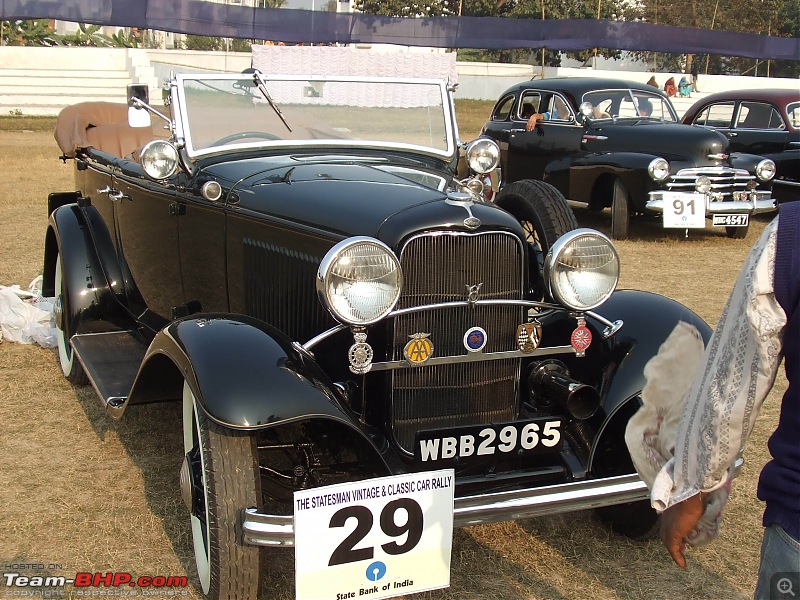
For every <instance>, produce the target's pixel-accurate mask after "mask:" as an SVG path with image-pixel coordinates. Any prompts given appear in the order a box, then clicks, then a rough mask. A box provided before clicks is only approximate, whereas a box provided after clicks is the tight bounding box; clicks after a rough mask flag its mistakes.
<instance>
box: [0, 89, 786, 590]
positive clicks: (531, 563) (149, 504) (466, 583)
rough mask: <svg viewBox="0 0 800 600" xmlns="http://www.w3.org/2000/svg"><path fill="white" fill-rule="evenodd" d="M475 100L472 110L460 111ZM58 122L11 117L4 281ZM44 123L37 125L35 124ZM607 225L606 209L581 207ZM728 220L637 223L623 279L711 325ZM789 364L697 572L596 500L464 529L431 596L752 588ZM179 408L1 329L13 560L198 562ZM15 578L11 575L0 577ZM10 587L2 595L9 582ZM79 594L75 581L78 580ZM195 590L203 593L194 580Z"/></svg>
mask: <svg viewBox="0 0 800 600" xmlns="http://www.w3.org/2000/svg"><path fill="white" fill-rule="evenodd" d="M488 109H489V106H488V105H487V104H486V103H467V104H460V105H459V111H460V119H461V127H462V137H463V138H464V139H469V138H470V137H472V136H473V135H474V134H476V133H477V131H478V129H479V127H480V124H481V123H482V121H483V119H485V117H486V115H487V114H488ZM462 113H463V114H462ZM50 127H51V123H50V122H48V121H44V122H41V121H35V120H34V121H31V120H15V119H8V118H5V119H2V118H0V173H1V174H2V179H0V284H4V285H9V284H14V283H17V284H20V285H22V286H26V285H27V284H28V282H30V281H31V280H32V279H33V278H34V277H36V276H37V275H38V274H39V272H40V270H41V264H42V245H43V234H44V230H45V226H46V221H47V215H46V199H47V194H48V193H49V192H50V191H54V190H69V189H72V187H73V186H72V168H73V166H72V164H66V165H65V164H62V163H61V162H60V161H59V160H58V159H57V156H58V154H59V152H58V149H57V147H56V145H55V142H54V140H53V137H52V135H51V133H50V131H51V130H50ZM35 130H38V131H35ZM578 220H579V222H581V223H582V224H586V225H591V226H595V227H597V228H599V229H601V230H604V231H606V232H608V228H609V218H608V215H607V214H606V215H599V216H594V217H592V219H590V218H589V216H588V215H586V214H581V213H579V214H578ZM767 221H768V219H766V218H765V219H757V220H756V222H755V223H754V225H753V227H751V231H750V234H749V235H748V237H747V239H746V240H743V241H742V240H729V239H727V238H726V237H725V236H724V234H720V233H718V232H711V231H708V232H705V231H701V232H695V233H693V234H692V235H691V237H690V239H688V240H685V239H682V236H681V235H680V234H678V233H666V234H665V233H664V232H662V231H661V229H660V227H659V224H658V223H657V222H642V223H639V222H636V223H634V225H633V228H632V233H633V235H632V238H631V239H630V240H628V241H625V242H622V243H619V244H618V247H619V251H620V254H621V257H622V265H623V270H622V280H621V287H628V288H641V289H645V290H650V291H654V292H659V293H662V294H665V295H667V296H670V297H673V298H675V299H677V300H679V301H681V302H684V303H685V304H687V305H688V306H689V307H691V308H692V309H694V310H695V311H696V312H698V313H699V314H700V315H701V316H702V317H704V318H705V319H706V320H708V321H709V322H710V323H711V324H712V325H713V324H714V323H715V322H716V319H717V317H718V315H719V314H720V312H721V310H722V306H723V303H724V302H725V299H726V297H727V294H728V292H729V290H730V288H731V286H732V284H733V281H734V279H735V277H736V274H737V272H738V269H739V267H740V265H741V263H742V261H743V259H744V257H745V255H746V253H747V251H748V250H749V247H750V245H751V243H752V242H753V241H754V240H755V238H756V236H757V235H758V234H759V233H760V231H761V230H762V229H763V227H764V224H765V223H766V222H767ZM785 385H786V384H785V380H784V379H783V377H782V376H781V378H780V379H779V383H778V388H777V390H774V391H773V393H772V395H771V396H770V398H769V399H768V400H767V402H766V404H765V407H764V409H763V410H762V413H761V415H760V417H759V421H758V424H757V426H756V430H755V433H754V435H753V437H752V438H751V441H750V444H749V446H748V450H747V453H746V461H747V462H746V466H745V469H744V473H743V475H742V477H740V478H739V479H738V480H737V481H736V482H735V484H734V487H733V494H732V498H731V501H730V504H729V507H728V510H727V513H726V516H725V519H724V523H723V529H722V534H721V537H720V539H719V540H717V541H716V542H715V543H714V544H712V545H710V546H706V547H704V548H701V549H695V550H692V551H691V552H690V555H689V566H688V568H687V569H686V570H685V571H681V570H680V569H678V568H677V567H675V566H674V565H673V563H672V561H671V560H670V559H669V557H668V556H667V554H666V552H665V551H664V549H663V548H662V546H661V544H660V542H658V541H651V542H648V543H635V542H630V541H628V540H626V539H623V538H620V537H618V536H616V535H614V534H612V533H609V532H608V531H607V530H606V529H605V528H604V527H602V526H601V525H600V524H599V522H598V521H597V519H596V518H595V517H594V515H593V514H592V513H591V512H582V513H574V514H567V515H562V516H554V517H547V518H539V519H529V520H523V521H519V522H509V523H502V524H497V525H487V526H478V527H470V528H466V529H463V530H458V531H456V533H455V537H454V542H453V562H452V573H451V586H450V588H449V589H447V590H442V591H437V592H430V593H426V594H421V595H419V596H415V597H417V598H425V599H428V600H486V599H492V600H494V599H498V600H519V599H547V600H567V599H575V600H579V599H580V600H584V599H639V598H653V599H665V600H667V599H670V600H671V599H674V598H691V599H705V598H708V599H711V598H745V597H748V596H751V595H752V589H753V587H754V584H755V578H756V577H755V575H756V570H757V564H758V555H759V545H760V538H761V533H762V529H761V512H762V506H761V504H760V503H759V502H758V501H757V500H756V498H755V487H756V481H757V476H758V472H759V470H760V468H761V466H762V465H763V464H764V462H765V461H766V460H767V458H768V454H767V451H766V440H767V437H768V436H769V434H770V432H771V431H772V428H773V426H774V424H775V422H776V420H777V407H778V400H779V397H780V396H779V394H780V393H782V391H783V389H785ZM179 413H180V410H179V407H178V406H174V405H150V406H141V407H134V408H132V409H131V410H129V411H128V412H127V413H126V415H125V419H124V420H123V421H121V422H113V421H112V420H111V419H109V418H108V417H107V416H106V415H105V414H104V412H103V411H102V410H101V408H100V404H99V402H98V401H97V399H96V397H95V396H94V393H93V391H92V390H91V388H88V387H73V386H72V385H70V384H69V383H68V382H67V381H66V380H65V379H63V377H62V376H61V373H60V370H59V367H58V362H57V357H56V355H55V353H54V352H53V351H51V350H45V349H42V348H40V347H38V346H25V345H20V344H14V343H10V342H7V341H5V342H3V343H1V344H0V424H1V425H0V527H2V533H1V534H0V565H2V566H3V567H5V568H4V570H3V572H7V571H8V570H9V569H8V567H6V565H7V564H9V563H19V562H26V563H43V564H44V565H45V566H46V567H48V566H50V565H52V567H50V569H49V574H52V575H64V576H67V577H70V576H72V575H74V574H75V572H78V571H86V572H107V571H128V572H131V573H133V574H134V576H140V575H157V574H159V575H186V576H188V577H189V579H190V581H191V582H194V581H195V574H194V560H193V556H192V553H191V545H190V535H189V530H188V526H187V525H188V522H187V519H186V518H185V511H184V509H183V507H182V503H181V500H180V496H179V491H178V485H177V482H178V469H179V465H180V460H181V453H182V450H181V431H180V414H179ZM268 563H269V573H268V577H269V584H268V585H267V586H266V591H265V595H264V598H269V599H272V598H275V599H289V598H293V597H294V582H293V555H292V553H291V551H272V552H271V557H270V560H269V561H268ZM2 585H3V583H2V582H0V588H2ZM11 592H12V591H11V590H8V589H0V596H5V595H7V594H8V595H11ZM68 594H69V595H72V594H74V592H68ZM187 594H188V597H190V598H199V597H200V593H199V592H198V591H197V588H195V587H193V585H190V587H189V588H188V590H187Z"/></svg>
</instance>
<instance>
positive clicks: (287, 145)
mask: <svg viewBox="0 0 800 600" xmlns="http://www.w3.org/2000/svg"><path fill="white" fill-rule="evenodd" d="M261 77H262V78H263V79H264V82H265V84H266V86H267V89H268V90H269V84H270V82H276V81H288V82H306V83H311V82H314V83H318V82H321V83H324V82H329V81H333V82H343V83H347V82H354V83H386V84H392V83H397V84H412V85H428V86H435V87H436V89H437V90H438V96H439V99H440V102H441V111H442V119H443V121H444V134H445V139H446V147H445V148H435V147H432V146H424V145H418V144H412V143H405V142H393V141H382V140H359V139H352V138H347V139H334V138H330V139H328V138H323V139H280V140H259V141H255V142H242V143H231V144H225V145H221V146H211V147H203V148H196V147H195V144H193V140H192V128H191V125H190V122H189V111H188V109H187V107H188V103H187V98H186V93H185V86H184V84H185V82H187V81H209V82H213V81H236V80H239V81H242V82H243V83H246V84H247V85H252V84H253V83H254V77H253V75H252V74H249V73H181V74H177V75H175V76H174V78H173V79H172V80H171V82H170V87H171V91H170V96H171V99H172V105H173V107H172V108H173V120H174V126H175V137H176V140H178V141H180V142H181V145H183V147H184V151H185V152H186V155H187V156H188V157H189V159H190V160H196V159H199V158H203V157H206V156H211V155H218V154H228V153H232V152H238V151H243V150H253V149H264V150H268V151H270V152H275V151H280V150H281V149H288V150H292V151H294V150H299V149H306V148H308V149H320V148H335V149H337V151H338V152H339V153H341V150H342V149H343V148H344V149H356V150H382V151H386V150H395V151H399V152H411V153H415V154H423V155H426V156H431V157H435V158H438V159H442V160H445V161H451V160H453V158H454V157H455V156H456V154H457V151H458V140H457V135H458V130H457V128H456V124H455V123H454V120H455V119H454V116H453V115H454V111H453V108H452V107H451V106H450V103H451V101H452V98H451V95H450V94H449V93H448V88H447V82H446V81H445V80H442V79H421V78H420V79H417V78H400V77H391V78H389V77H359V76H344V75H341V76H340V75H324V76H320V75H266V74H262V75H261ZM253 89H254V94H256V95H258V96H261V95H262V94H261V92H260V91H258V88H257V87H254V88H253ZM264 103H265V107H264V109H265V110H273V109H272V108H270V107H269V104H268V103H267V101H266V99H264ZM276 104H277V106H278V107H279V108H280V106H281V103H280V102H277V103H276ZM354 108H355V107H354ZM290 125H291V122H290Z"/></svg>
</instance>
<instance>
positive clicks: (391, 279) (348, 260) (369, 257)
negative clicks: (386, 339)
mask: <svg viewBox="0 0 800 600" xmlns="http://www.w3.org/2000/svg"><path fill="white" fill-rule="evenodd" d="M402 286H403V276H402V273H401V271H400V262H399V261H398V260H397V257H396V256H395V255H394V253H393V252H392V251H391V250H390V249H389V247H388V246H386V244H384V243H382V242H380V241H378V240H376V239H373V238H369V237H353V238H348V239H346V240H343V241H341V242H339V243H338V244H336V245H335V246H334V247H333V248H331V249H330V250H329V251H328V253H327V254H326V255H325V258H323V259H322V262H321V263H320V265H319V270H318V272H317V292H318V293H319V297H320V300H321V301H322V303H323V305H325V307H326V308H327V309H328V310H329V311H330V312H331V314H332V315H333V316H334V317H335V318H336V319H337V320H338V321H341V322H342V323H346V324H348V325H355V326H360V325H369V324H371V323H375V322H377V321H380V320H381V319H382V318H383V317H385V316H386V315H387V314H389V312H391V310H392V309H393V308H394V307H395V304H397V300H398V299H399V298H400V290H401V288H402Z"/></svg>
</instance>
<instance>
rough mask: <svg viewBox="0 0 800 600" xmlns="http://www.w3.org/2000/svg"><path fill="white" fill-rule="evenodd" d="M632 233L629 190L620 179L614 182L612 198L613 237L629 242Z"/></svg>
mask: <svg viewBox="0 0 800 600" xmlns="http://www.w3.org/2000/svg"><path fill="white" fill-rule="evenodd" d="M630 231H631V216H630V200H629V198H628V188H626V187H625V184H624V183H622V181H620V180H619V179H615V180H614V190H613V192H612V197H611V237H612V238H613V239H615V240H627V239H628V236H629V235H630Z"/></svg>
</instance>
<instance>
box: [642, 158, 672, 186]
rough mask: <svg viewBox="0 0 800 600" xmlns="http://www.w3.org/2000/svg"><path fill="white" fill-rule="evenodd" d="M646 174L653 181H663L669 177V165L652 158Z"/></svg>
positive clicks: (662, 159)
mask: <svg viewBox="0 0 800 600" xmlns="http://www.w3.org/2000/svg"><path fill="white" fill-rule="evenodd" d="M647 173H648V174H649V175H650V177H651V179H653V180H655V181H664V180H665V179H666V178H667V177H669V163H668V162H667V161H666V159H664V158H654V159H653V160H651V161H650V164H649V165H647Z"/></svg>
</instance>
